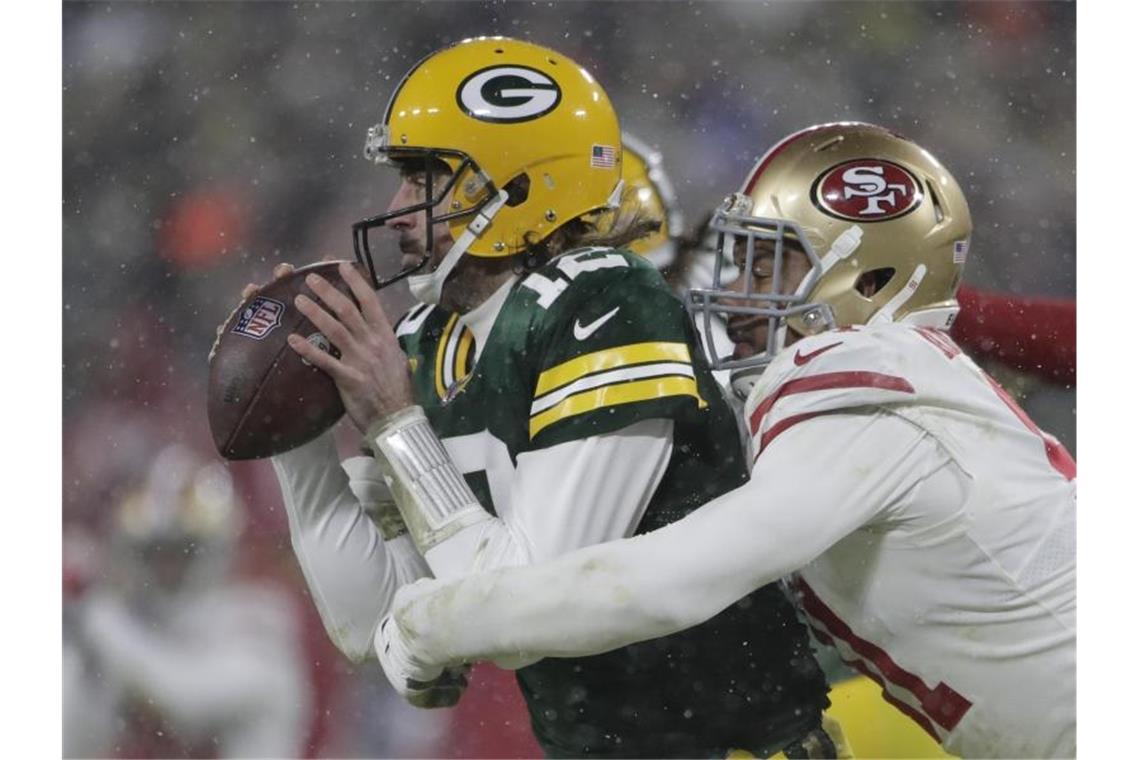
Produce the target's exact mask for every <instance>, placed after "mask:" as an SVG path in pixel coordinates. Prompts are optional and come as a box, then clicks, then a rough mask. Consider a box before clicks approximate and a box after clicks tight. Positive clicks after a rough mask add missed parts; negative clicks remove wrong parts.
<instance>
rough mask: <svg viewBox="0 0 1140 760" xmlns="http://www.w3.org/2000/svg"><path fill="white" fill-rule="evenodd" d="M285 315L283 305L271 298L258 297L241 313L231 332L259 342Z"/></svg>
mask: <svg viewBox="0 0 1140 760" xmlns="http://www.w3.org/2000/svg"><path fill="white" fill-rule="evenodd" d="M284 313H285V304H283V303H281V302H280V301H274V300H273V299H272V298H265V297H264V296H259V297H257V298H255V299H254V300H253V302H252V303H250V305H249V306H247V307H246V308H245V310H243V311H242V313H241V316H239V317H238V320H237V324H235V325H234V329H233V332H235V333H237V334H238V335H244V336H246V337H247V338H253V339H254V340H261V339H262V338H264V337H265V336H266V335H268V334H269V333H271V332H273V328H275V327H277V326H278V325H280V324H281V315H282V314H284Z"/></svg>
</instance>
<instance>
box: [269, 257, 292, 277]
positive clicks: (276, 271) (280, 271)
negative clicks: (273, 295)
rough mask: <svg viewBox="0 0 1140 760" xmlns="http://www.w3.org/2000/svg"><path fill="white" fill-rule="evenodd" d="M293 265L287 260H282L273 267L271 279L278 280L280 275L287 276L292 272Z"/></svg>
mask: <svg viewBox="0 0 1140 760" xmlns="http://www.w3.org/2000/svg"><path fill="white" fill-rule="evenodd" d="M293 269H294V266H293V265H292V264H290V263H289V262H287V261H282V262H281V263H280V264H278V265H277V266H275V267H273V279H275V280H280V279H281V278H282V277H288V276H289V275H290V274H292V273H293Z"/></svg>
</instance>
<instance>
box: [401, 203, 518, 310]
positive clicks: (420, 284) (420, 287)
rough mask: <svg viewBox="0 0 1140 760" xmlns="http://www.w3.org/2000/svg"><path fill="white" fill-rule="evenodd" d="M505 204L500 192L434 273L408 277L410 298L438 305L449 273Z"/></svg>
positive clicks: (460, 237)
mask: <svg viewBox="0 0 1140 760" xmlns="http://www.w3.org/2000/svg"><path fill="white" fill-rule="evenodd" d="M506 202H507V191H506V190H500V191H499V194H498V195H497V196H495V197H494V198H492V199H491V200H489V201H487V203H485V204H483V208H481V209H479V213H477V214H475V218H474V219H472V220H471V221H470V223H468V225H467V228H466V229H465V230H463V234H462V235H460V236H459V238H458V239H457V240H456V241H455V243H454V244H453V245H452V246H451V249H450V250H448V252H447V253H446V254H444V257H443V261H441V262H439V266H438V267H436V268H435V270H434V271H432V272H429V273H427V274H415V275H411V276H410V277H408V290H410V291H411V292H412V297H413V298H415V299H416V300H417V301H419V302H420V303H426V304H438V303H439V299H440V297H441V296H442V294H443V283H444V282H446V281H447V278H448V276H449V275H450V274H451V271H452V270H453V269H455V266H456V264H458V263H459V259H460V257H462V256H463V254H464V253H466V252H467V249H468V248H470V247H471V244H472V243H474V242H475V240H476V239H477V238H478V237H479V236H480V235H482V234H483V231H484V230H485V229H487V226H488V225H489V224H490V223H491V220H492V219H494V218H495V214H498V213H499V210H500V209H502V208H503V206H504V205H505V204H506Z"/></svg>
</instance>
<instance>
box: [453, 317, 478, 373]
mask: <svg viewBox="0 0 1140 760" xmlns="http://www.w3.org/2000/svg"><path fill="white" fill-rule="evenodd" d="M474 342H475V335H474V334H473V333H472V332H471V331H470V330H468V329H467V328H466V327H464V328H463V334H462V335H461V336H460V337H459V347H458V348H457V349H455V379H456V380H457V381H458V380H462V379H463V378H465V377H467V373H468V372H470V371H471V367H470V361H469V360H470V359H471V344H473V343H474Z"/></svg>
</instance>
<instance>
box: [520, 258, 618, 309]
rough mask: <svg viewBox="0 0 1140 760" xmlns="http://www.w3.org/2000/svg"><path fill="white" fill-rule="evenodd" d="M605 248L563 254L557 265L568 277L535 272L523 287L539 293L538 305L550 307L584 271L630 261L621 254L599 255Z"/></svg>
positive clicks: (606, 267)
mask: <svg viewBox="0 0 1140 760" xmlns="http://www.w3.org/2000/svg"><path fill="white" fill-rule="evenodd" d="M603 250H605V249H604V248H592V249H590V250H588V251H582V252H581V253H575V254H573V255H570V256H563V257H561V258H560V259H558V261H557V263H555V266H556V267H558V271H560V272H562V274H564V275H566V277H567V278H568V279H565V280H563V279H557V280H553V279H551V278H549V277H547V276H546V275H543V274H539V273H538V272H535V273H533V274H532V275H531V276H530V277H527V278H526V279H525V280H523V287H524V288H530V289H531V290H533V291H534V292H535V293H538V305H539V306H541V307H542V308H544V309H549V308H550V304H552V303H554V299H556V298H558V296H560V295H562V291H564V290H566V287H567V286H568V285H569V284H570V282H571V280H573V279H574V278H575V277H577V276H578V275H580V274H582V272H593V271H594V270H596V269H613V268H615V267H627V266H629V262H628V261H626V260H625V259H624V258H623V257H622V256H621V254H617V253H607V254H605V255H603V256H599V255H598V251H603Z"/></svg>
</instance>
